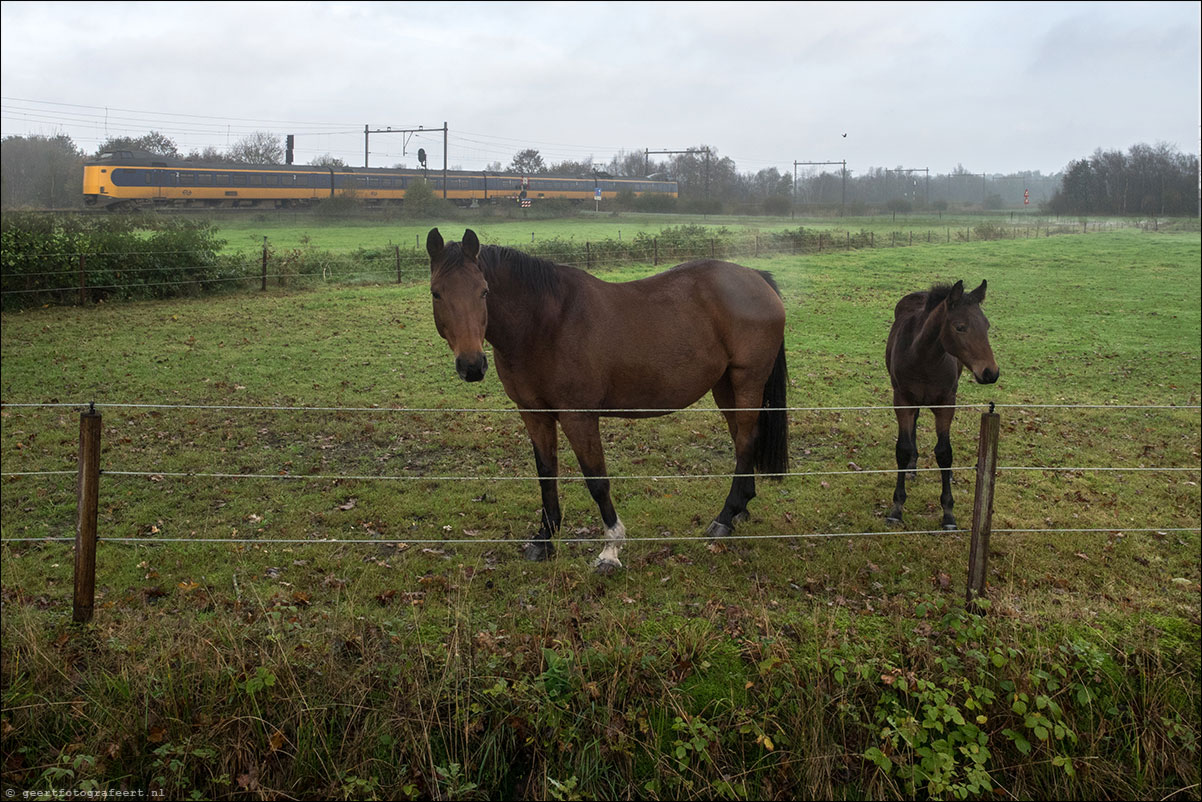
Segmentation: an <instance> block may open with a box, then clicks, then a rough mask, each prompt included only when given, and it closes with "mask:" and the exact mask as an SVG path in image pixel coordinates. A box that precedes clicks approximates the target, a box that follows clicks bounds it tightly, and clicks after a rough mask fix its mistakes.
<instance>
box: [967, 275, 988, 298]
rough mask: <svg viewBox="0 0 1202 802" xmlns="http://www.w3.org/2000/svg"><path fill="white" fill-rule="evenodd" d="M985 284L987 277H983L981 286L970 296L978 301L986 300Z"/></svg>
mask: <svg viewBox="0 0 1202 802" xmlns="http://www.w3.org/2000/svg"><path fill="white" fill-rule="evenodd" d="M985 284H986V282H985V279H981V286H980V287H977V288H976V289H975V290H973V291H972V292H970V293H969V296H970V297H971V298H973V299H975V300H976V302H977V303H981V302H982V301H984V300H985Z"/></svg>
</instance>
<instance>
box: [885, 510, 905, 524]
mask: <svg viewBox="0 0 1202 802" xmlns="http://www.w3.org/2000/svg"><path fill="white" fill-rule="evenodd" d="M885 523H887V524H897V525H898V526H901V525H902V524H903V523H905V521H903V520H902V517H901V516H900V515H893V514H892V513H890V514H889V515H886V516H885Z"/></svg>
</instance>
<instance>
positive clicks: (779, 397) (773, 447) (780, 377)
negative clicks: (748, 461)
mask: <svg viewBox="0 0 1202 802" xmlns="http://www.w3.org/2000/svg"><path fill="white" fill-rule="evenodd" d="M788 386H789V371H788V368H787V367H786V365H785V344H784V342H783V341H782V342H781V344H780V351H778V352H777V354H776V364H775V365H773V366H772V374H771V375H770V376H769V377H768V381H767V382H766V383H765V384H764V403H763V404H761V405H760V406H762V407H763V409H761V410H760V421H759V426H758V427H757V431H756V438H755V467H756V470H757V471H759V472H760V473H764V474H774V473H776V474H780V473H784V472H786V471H787V470H789V416H788V413H786V412H785V407H786V406H787V401H786V398H785V392H786V390H787V388H788ZM769 478H774V479H780V478H781V477H779V476H775V477H772V476H770V477H769Z"/></svg>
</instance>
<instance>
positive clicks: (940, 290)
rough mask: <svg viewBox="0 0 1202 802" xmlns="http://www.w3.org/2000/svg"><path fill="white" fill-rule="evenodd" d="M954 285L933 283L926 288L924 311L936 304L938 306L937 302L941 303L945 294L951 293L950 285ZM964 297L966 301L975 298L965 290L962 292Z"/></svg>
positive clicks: (928, 310)
mask: <svg viewBox="0 0 1202 802" xmlns="http://www.w3.org/2000/svg"><path fill="white" fill-rule="evenodd" d="M954 286H955V285H954V284H933V285H931V288H930V289H929V290H927V305H926V311H927V312H930V311H931V310H932V309H934V308H935V307H936V306H939V304H941V303H943V301H944V299H945V298H947V296H949V295H951V292H952V287H954ZM964 299H965V300H966V301H972V300H975V299H974V298H973V297H972V296H971V295H969V293H967V292H965V293H964Z"/></svg>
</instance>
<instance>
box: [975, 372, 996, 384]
mask: <svg viewBox="0 0 1202 802" xmlns="http://www.w3.org/2000/svg"><path fill="white" fill-rule="evenodd" d="M1000 375H1002V372H1001V371H1000V370H998V369H997V368H985V370H983V371H981V373H980V374H979V375H978V374H975V373H974V374H973V378H974V379H976V380H977V384H993V383H994V382H996V381H997V379H998V376H1000Z"/></svg>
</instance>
